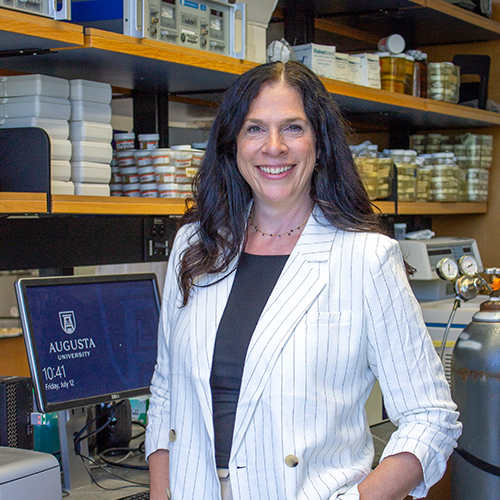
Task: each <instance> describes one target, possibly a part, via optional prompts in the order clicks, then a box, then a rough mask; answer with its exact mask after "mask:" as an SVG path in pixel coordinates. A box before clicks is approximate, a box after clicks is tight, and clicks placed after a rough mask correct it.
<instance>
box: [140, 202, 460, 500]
mask: <svg viewBox="0 0 500 500" xmlns="http://www.w3.org/2000/svg"><path fill="white" fill-rule="evenodd" d="M315 215H316V218H317V219H318V220H316V219H315V218H314V217H311V219H310V220H309V222H308V224H307V226H306V227H305V229H304V231H303V234H302V236H301V237H300V239H299V241H298V243H297V245H296V246H295V248H294V250H293V252H292V254H291V255H290V257H289V259H288V261H287V264H286V266H285V268H284V270H283V272H282V274H281V276H280V278H279V280H278V282H277V284H276V286H275V288H274V290H273V292H272V294H271V296H270V298H269V301H268V303H267V304H266V307H265V308H264V311H263V313H262V315H261V318H260V320H259V323H258V325H257V327H256V330H255V332H254V335H253V337H252V340H251V343H250V345H249V348H248V353H247V357H246V361H245V369H244V373H243V379H242V385H241V392H240V399H239V403H238V411H237V413H236V421H235V431H234V437H233V446H232V451H231V459H230V463H229V469H230V474H231V486H232V489H233V494H234V497H235V498H238V499H241V500H246V499H249V500H261V499H262V498H266V499H273V500H285V499H295V498H296V499H300V500H306V499H307V500H313V499H314V500H319V499H335V498H339V499H342V500H348V499H355V498H358V497H359V495H358V493H357V487H356V484H357V483H358V482H359V481H360V480H362V478H363V477H364V476H366V475H367V474H368V473H369V472H370V470H371V464H372V460H373V444H372V441H371V435H370V432H369V428H368V427H367V423H366V418H365V414H364V404H365V401H366V399H367V397H368V395H369V393H370V390H371V387H372V385H373V383H374V381H375V378H376V377H377V378H379V380H380V385H381V388H382V390H383V393H384V399H385V403H386V407H387V410H388V413H389V415H390V417H391V419H392V420H393V421H394V422H396V423H397V424H398V425H399V429H398V431H397V432H396V433H395V434H394V436H393V437H392V439H391V441H390V442H389V444H388V446H387V448H386V450H385V452H384V456H387V455H388V454H393V453H399V452H402V451H408V452H411V453H414V454H415V455H416V456H417V457H418V458H419V460H420V461H421V463H422V465H423V468H424V481H423V482H422V483H421V484H420V485H419V486H418V487H417V488H416V489H415V490H414V491H413V492H412V493H413V494H414V495H415V496H424V495H425V494H426V492H427V490H428V488H429V487H430V486H431V485H432V484H433V483H434V482H436V481H437V480H438V479H439V477H441V475H442V474H443V472H444V469H445V466H446V459H447V458H448V456H449V454H450V453H451V451H452V449H453V447H454V446H455V442H456V439H457V438H458V435H459V433H460V424H459V423H457V421H456V420H457V416H458V415H457V413H456V412H455V411H454V410H455V405H454V404H453V403H452V401H451V399H450V394H449V389H448V384H447V383H446V380H445V378H444V374H443V370H442V367H441V364H440V362H439V359H438V358H437V356H436V354H435V351H434V348H433V346H432V343H431V341H430V339H429V336H428V334H427V332H426V330H425V326H424V323H423V320H422V318H421V314H420V310H419V306H418V303H417V302H416V301H415V299H414V297H413V295H412V294H411V291H410V288H409V285H408V282H407V279H406V276H405V274H404V267H403V262H402V258H401V255H400V252H399V246H398V245H397V243H396V242H394V241H393V240H390V239H389V238H387V237H384V236H381V235H377V234H366V233H351V232H345V231H340V230H336V229H334V228H332V227H331V226H328V225H327V224H325V223H323V224H322V223H320V222H318V221H321V218H322V216H321V215H320V214H319V211H318V210H316V211H315ZM189 230H190V229H189V228H183V229H182V230H181V231H180V233H179V235H178V237H177V240H176V244H175V246H174V250H173V253H172V257H171V259H170V262H169V269H168V273H167V278H166V284H165V293H164V297H168V300H165V299H164V306H163V312H162V319H161V325H160V339H159V357H158V365H157V368H156V372H155V376H154V378H153V384H152V394H153V397H152V399H151V406H150V412H149V422H150V423H149V425H148V431H147V440H146V444H147V452H148V453H151V452H152V451H154V450H155V449H158V448H165V449H169V450H170V462H171V489H172V494H173V498H174V499H175V500H177V499H182V500H188V499H193V500H195V499H196V500H198V499H200V498H203V499H210V500H212V499H213V500H216V499H219V498H220V487H219V482H218V478H217V474H216V465H215V456H214V444H213V440H214V432H213V424H212V408H211V394H210V385H209V377H210V370H211V360H212V354H213V348H214V345H215V336H216V332H217V326H218V323H219V321H220V318H221V316H222V313H223V311H224V307H225V304H226V301H227V297H228V296H229V292H230V290H231V286H232V282H233V279H234V273H233V274H230V276H229V277H228V278H227V279H225V280H222V281H220V282H219V283H217V284H214V285H212V286H209V287H199V288H197V289H196V290H195V292H194V294H193V298H192V299H191V300H190V303H189V304H188V306H187V307H185V308H183V309H179V308H178V307H177V305H178V303H179V295H178V290H177V283H176V279H175V276H174V271H175V267H176V266H177V264H178V259H179V253H180V251H181V250H182V248H184V246H185V245H186V244H187V240H188V232H189ZM229 271H230V270H229ZM218 278H220V276H216V277H203V278H202V279H200V283H199V284H200V285H207V284H209V283H210V282H214V281H216V280H217V279H218ZM169 387H170V391H169V390H168V388H169ZM170 429H175V431H176V434H177V439H176V441H175V442H173V443H171V442H170V441H169V438H168V435H169V431H170ZM288 455H295V456H296V457H298V460H299V464H298V466H297V467H294V468H292V467H289V466H287V465H286V464H285V457H286V456H288Z"/></svg>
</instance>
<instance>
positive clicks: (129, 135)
mask: <svg viewBox="0 0 500 500" xmlns="http://www.w3.org/2000/svg"><path fill="white" fill-rule="evenodd" d="M113 137H114V138H115V141H126V140H130V139H132V140H134V139H135V134H134V132H125V133H121V132H120V133H116V134H115V135H114V136H113Z"/></svg>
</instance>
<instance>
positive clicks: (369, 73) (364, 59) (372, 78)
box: [358, 53, 381, 89]
mask: <svg viewBox="0 0 500 500" xmlns="http://www.w3.org/2000/svg"><path fill="white" fill-rule="evenodd" d="M358 57H359V58H360V59H361V85H364V86H366V87H371V88H373V89H379V88H381V82H380V57H379V56H378V54H368V53H366V54H358Z"/></svg>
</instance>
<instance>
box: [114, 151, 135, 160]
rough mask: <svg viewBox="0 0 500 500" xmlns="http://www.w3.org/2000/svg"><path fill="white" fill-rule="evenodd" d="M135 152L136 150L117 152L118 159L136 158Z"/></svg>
mask: <svg viewBox="0 0 500 500" xmlns="http://www.w3.org/2000/svg"><path fill="white" fill-rule="evenodd" d="M134 151H135V149H121V150H120V151H117V152H116V158H117V159H123V158H134Z"/></svg>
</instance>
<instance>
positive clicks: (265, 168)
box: [259, 165, 293, 175]
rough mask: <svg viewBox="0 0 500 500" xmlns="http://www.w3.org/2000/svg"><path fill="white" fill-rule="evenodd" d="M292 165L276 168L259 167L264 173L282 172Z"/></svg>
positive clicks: (275, 173)
mask: <svg viewBox="0 0 500 500" xmlns="http://www.w3.org/2000/svg"><path fill="white" fill-rule="evenodd" d="M292 166H293V165H288V166H286V167H278V168H270V167H259V168H260V170H262V172H265V173H266V174H274V175H277V174H282V173H283V172H288V170H290V169H291V168H292Z"/></svg>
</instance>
